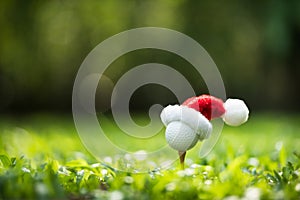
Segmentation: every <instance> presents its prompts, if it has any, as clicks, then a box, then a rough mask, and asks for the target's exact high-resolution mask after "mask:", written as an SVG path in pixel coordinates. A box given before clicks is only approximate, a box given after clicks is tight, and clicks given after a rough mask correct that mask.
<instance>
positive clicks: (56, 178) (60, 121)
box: [0, 113, 300, 200]
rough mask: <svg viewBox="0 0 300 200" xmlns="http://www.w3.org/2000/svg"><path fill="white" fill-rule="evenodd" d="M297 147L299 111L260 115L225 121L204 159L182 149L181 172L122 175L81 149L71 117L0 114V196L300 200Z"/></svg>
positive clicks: (174, 169)
mask: <svg viewBox="0 0 300 200" xmlns="http://www.w3.org/2000/svg"><path fill="white" fill-rule="evenodd" d="M142 121H143V119H142ZM107 127H108V130H109V131H110V132H111V133H114V132H116V133H115V134H119V133H117V129H116V128H114V127H110V126H107ZM157 140H159V141H158V142H161V137H157ZM124 142H126V141H124ZM147 145H150V146H151V145H156V144H151V143H149V144H147ZM299 147H300V116H299V115H284V114H281V113H271V114H259V115H253V116H251V118H250V120H249V122H248V123H247V124H245V125H243V126H241V127H234V128H233V127H228V126H225V127H224V129H223V133H222V135H221V137H220V139H219V141H218V143H217V145H216V146H215V148H214V149H213V151H212V152H211V153H210V154H209V155H208V156H207V157H205V158H203V159H200V158H198V156H197V152H198V151H197V150H198V149H195V150H193V151H190V152H188V154H187V160H186V168H185V170H181V169H180V166H179V163H178V161H177V162H175V163H174V164H173V165H172V166H171V168H169V169H156V168H153V169H151V170H149V171H148V172H147V173H133V172H121V171H118V170H115V169H114V168H112V167H111V165H108V164H103V163H101V162H99V160H97V159H96V158H94V157H93V156H92V155H91V154H90V153H89V152H88V151H87V150H86V149H85V148H84V147H83V145H82V144H81V141H80V139H79V137H78V135H77V133H76V130H75V128H74V125H73V121H72V118H71V117H70V116H60V117H59V116H51V115H36V116H30V117H20V118H17V119H16V118H5V117H2V118H1V121H0V199H227V200H228V199H230V200H233V199H299V198H300V149H299ZM150 148H151V147H150ZM107 159H108V160H109V159H111V160H114V159H116V158H115V157H113V156H112V155H110V157H107ZM157 159H161V158H157ZM150 161H151V162H154V163H155V162H157V160H155V158H146V160H144V161H143V162H150ZM110 162H112V161H110Z"/></svg>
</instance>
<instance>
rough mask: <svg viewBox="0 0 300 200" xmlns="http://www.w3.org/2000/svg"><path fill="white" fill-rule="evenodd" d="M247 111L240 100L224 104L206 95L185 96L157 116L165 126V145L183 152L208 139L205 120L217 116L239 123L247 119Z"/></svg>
mask: <svg viewBox="0 0 300 200" xmlns="http://www.w3.org/2000/svg"><path fill="white" fill-rule="evenodd" d="M248 115H249V110H248V108H247V106H246V104H245V103H244V101H242V100H239V99H228V100H227V101H226V102H225V103H224V102H223V101H222V100H221V99H218V98H216V97H213V96H210V95H201V96H199V97H192V98H189V99H187V100H186V101H185V102H184V103H183V104H182V105H169V106H167V107H166V108H164V109H163V111H162V113H161V115H160V117H161V120H162V122H163V124H164V125H165V126H166V127H167V128H166V140H167V142H168V143H169V145H170V146H171V147H172V148H174V149H176V150H178V151H181V152H184V151H186V150H188V149H190V148H192V147H193V146H195V144H196V143H197V141H198V140H204V139H206V138H208V137H209V136H210V134H211V132H212V125H211V123H210V122H209V120H211V119H214V118H219V117H221V118H222V119H223V120H224V122H225V123H226V124H228V125H231V126H239V125H241V124H243V123H244V122H246V121H247V119H248Z"/></svg>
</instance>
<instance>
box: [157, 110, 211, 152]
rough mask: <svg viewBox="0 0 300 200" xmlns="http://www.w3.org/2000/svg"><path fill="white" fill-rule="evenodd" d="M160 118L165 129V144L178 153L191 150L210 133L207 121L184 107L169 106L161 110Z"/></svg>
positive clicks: (196, 112) (209, 124)
mask: <svg viewBox="0 0 300 200" xmlns="http://www.w3.org/2000/svg"><path fill="white" fill-rule="evenodd" d="M160 117H161V120H162V122H163V124H164V125H165V126H166V127H167V129H166V139H167V142H168V143H169V145H170V146H171V147H172V148H174V149H176V150H178V151H186V150H188V149H190V148H192V147H193V146H194V145H195V144H196V143H197V141H198V140H204V139H206V138H208V137H209V136H210V134H211V132H212V125H211V123H210V122H209V120H208V119H206V118H205V117H204V116H203V115H202V114H201V113H200V112H198V111H196V110H194V109H192V108H189V107H186V106H179V105H169V106H167V107H166V108H164V109H163V110H162V112H161V115H160Z"/></svg>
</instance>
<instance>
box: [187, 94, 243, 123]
mask: <svg viewBox="0 0 300 200" xmlns="http://www.w3.org/2000/svg"><path fill="white" fill-rule="evenodd" d="M182 105H185V106H187V107H190V108H193V109H195V110H197V111H199V112H200V113H202V114H203V115H204V116H205V117H206V118H207V119H208V120H211V119H214V118H218V117H221V118H222V119H223V120H224V122H225V123H226V124H228V125H230V126H239V125H241V124H243V123H245V122H246V121H247V120H248V115H249V110H248V107H247V106H246V104H245V102H244V101H243V100H240V99H231V98H229V99H227V100H226V102H225V103H223V101H222V99H218V98H216V97H213V96H210V95H201V96H198V97H192V98H189V99H187V100H186V101H185V102H183V104H182Z"/></svg>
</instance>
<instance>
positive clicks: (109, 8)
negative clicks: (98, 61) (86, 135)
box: [0, 0, 300, 113]
mask: <svg viewBox="0 0 300 200" xmlns="http://www.w3.org/2000/svg"><path fill="white" fill-rule="evenodd" d="M144 26H157V27H165V28H170V29H174V30H177V31H180V32H182V33H184V34H187V35H188V36H190V37H192V38H193V39H195V40H196V41H197V42H199V43H200V44H201V45H202V46H203V47H204V48H205V49H206V50H207V51H208V53H209V54H210V55H211V57H212V58H213V60H214V61H215V63H216V64H217V66H218V68H219V70H220V72H221V74H222V76H223V80H224V83H225V87H226V91H227V96H234V97H239V98H242V99H245V100H246V102H247V103H248V105H249V107H250V108H251V109H252V110H278V111H296V112H297V111H299V110H300V105H299V100H300V94H299V77H300V69H299V65H300V47H299V44H300V1H298V0H290V1H284V0H274V1H270V0H265V1H257V0H255V1H234V0H229V1H227V0H226V1H225V0H222V1H196V0H195V1H187V0H166V1H159V0H152V1H143V0H135V1H123V0H102V1H92V0H87V1H33V0H29V1H17V0H10V1H8V0H7V1H6V0H1V1H0V99H1V100H0V102H1V103H0V112H2V113H23V112H25V113H26V112H37V111H61V112H70V111H71V102H72V101H71V98H72V87H73V82H74V80H75V77H76V73H77V70H78V69H79V67H80V64H81V63H82V61H83V60H84V58H85V57H86V56H87V54H88V53H89V52H90V51H91V50H92V49H93V48H94V47H95V46H96V45H98V44H99V43H100V42H102V41H103V40H105V39H106V38H108V37H110V36H112V35H114V34H117V33H119V32H121V31H125V30H127V29H131V28H137V27H144ZM148 62H158V63H163V64H167V65H169V66H172V67H174V68H175V69H177V70H179V71H180V72H182V74H184V75H185V76H186V77H187V79H188V80H189V81H190V82H191V83H192V85H195V84H196V83H197V81H200V79H199V77H196V76H194V75H193V74H194V73H192V72H193V69H192V66H190V65H189V64H188V63H187V62H186V61H184V60H183V59H181V58H179V57H178V56H175V55H173V54H171V53H168V52H162V51H158V50H149V49H148V50H141V51H136V52H131V53H128V54H126V55H124V56H122V57H120V58H119V59H117V60H116V61H115V62H114V63H113V64H112V65H111V66H110V67H109V68H108V70H107V71H106V72H105V73H106V75H107V76H108V77H109V78H110V79H111V80H112V81H113V83H116V81H117V80H118V79H119V78H120V77H121V76H122V74H124V73H125V72H126V71H127V70H129V69H130V68H132V67H134V66H136V65H138V64H142V63H148ZM201 81H202V80H201ZM110 87H111V86H108V89H107V91H102V92H104V94H102V95H98V96H100V98H98V100H97V102H98V104H97V106H99V109H100V111H101V106H103V104H107V102H109V99H110V92H109V91H110V89H111V88H110ZM153 90H155V91H156V93H157V94H158V95H157V97H153V95H151V94H153ZM195 90H196V92H197V93H198V94H201V93H204V92H206V88H205V87H203V88H195ZM100 92H101V91H100ZM163 94H164V103H166V102H173V101H174V95H172V94H171V92H170V91H167V90H166V88H163V87H160V86H157V85H154V86H145V87H142V88H141V89H139V90H137V91H136V94H135V96H134V97H135V98H132V101H133V103H132V105H131V109H133V110H134V109H145V107H147V106H148V104H151V103H153V102H159V101H160V99H159V98H160V97H161V95H163ZM98 96H97V97H98ZM145 97H148V98H145ZM141 98H143V99H146V102H145V101H144V102H143V104H141V103H140V102H141V101H140V99H141ZM104 107H105V106H104Z"/></svg>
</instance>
